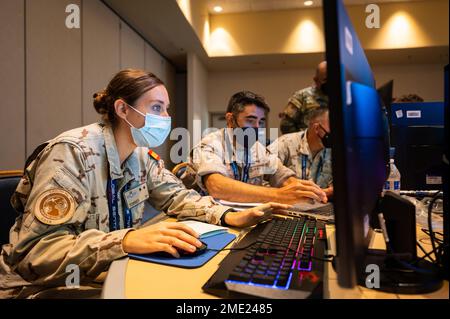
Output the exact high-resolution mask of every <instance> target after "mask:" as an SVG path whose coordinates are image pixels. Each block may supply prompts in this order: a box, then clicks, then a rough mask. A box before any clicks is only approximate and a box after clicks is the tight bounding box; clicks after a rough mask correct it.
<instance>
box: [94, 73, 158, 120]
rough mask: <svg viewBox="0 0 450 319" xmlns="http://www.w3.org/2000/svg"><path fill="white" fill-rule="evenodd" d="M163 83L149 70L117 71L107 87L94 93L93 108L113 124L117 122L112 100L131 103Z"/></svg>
mask: <svg viewBox="0 0 450 319" xmlns="http://www.w3.org/2000/svg"><path fill="white" fill-rule="evenodd" d="M159 85H164V83H163V81H161V80H160V79H159V78H158V77H157V76H156V75H154V74H153V73H150V72H146V71H142V70H134V69H125V70H122V71H120V72H119V73H117V74H116V75H115V76H114V77H113V79H112V80H111V82H109V84H108V87H107V88H106V89H103V90H101V91H99V92H97V93H95V94H94V108H95V110H96V111H97V113H99V114H101V115H102V118H103V120H104V121H107V122H109V123H110V124H112V125H115V124H116V122H117V116H116V111H115V109H114V102H115V101H116V100H118V99H123V100H124V101H125V102H126V103H127V104H129V105H133V104H134V103H135V102H136V100H138V99H139V98H140V97H141V96H142V95H143V94H145V93H146V92H148V91H150V90H151V89H153V88H155V87H157V86H159Z"/></svg>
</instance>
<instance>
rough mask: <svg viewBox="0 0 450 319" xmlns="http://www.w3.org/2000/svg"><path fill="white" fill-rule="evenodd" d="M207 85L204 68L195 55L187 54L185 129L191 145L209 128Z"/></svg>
mask: <svg viewBox="0 0 450 319" xmlns="http://www.w3.org/2000/svg"><path fill="white" fill-rule="evenodd" d="M208 83H209V73H208V70H207V69H206V67H205V66H204V65H203V63H202V62H201V61H200V59H199V58H198V57H197V56H196V55H195V54H193V53H190V54H188V61H187V108H188V110H187V121H188V122H187V129H188V130H189V132H190V134H191V143H192V144H191V145H195V144H197V143H198V142H199V141H200V139H201V134H202V132H203V131H204V130H205V129H206V128H208V126H209V113H208V91H209V85H208Z"/></svg>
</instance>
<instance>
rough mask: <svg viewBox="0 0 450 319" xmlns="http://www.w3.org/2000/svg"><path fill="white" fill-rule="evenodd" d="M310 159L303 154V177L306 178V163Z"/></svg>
mask: <svg viewBox="0 0 450 319" xmlns="http://www.w3.org/2000/svg"><path fill="white" fill-rule="evenodd" d="M307 161H308V156H306V155H305V154H302V179H303V180H306V179H307V178H306V163H307Z"/></svg>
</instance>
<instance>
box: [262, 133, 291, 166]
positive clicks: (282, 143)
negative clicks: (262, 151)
mask: <svg viewBox="0 0 450 319" xmlns="http://www.w3.org/2000/svg"><path fill="white" fill-rule="evenodd" d="M267 149H268V150H269V151H270V152H271V153H272V154H276V155H278V158H279V159H280V161H281V163H282V164H283V165H287V163H288V160H289V157H290V154H289V147H288V143H287V141H286V137H285V136H280V137H279V138H277V139H276V140H275V141H274V142H273V143H272V144H270V145H269V146H268V147H267Z"/></svg>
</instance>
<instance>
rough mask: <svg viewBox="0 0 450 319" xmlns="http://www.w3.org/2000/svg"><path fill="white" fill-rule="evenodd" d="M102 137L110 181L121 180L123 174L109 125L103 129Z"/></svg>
mask: <svg viewBox="0 0 450 319" xmlns="http://www.w3.org/2000/svg"><path fill="white" fill-rule="evenodd" d="M103 137H104V139H105V149H106V157H107V159H108V163H109V174H110V177H111V179H112V180H114V179H118V178H122V177H123V173H122V169H121V168H120V158H119V151H118V150H117V145H116V140H115V138H114V133H113V129H112V127H111V125H106V126H104V127H103Z"/></svg>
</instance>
